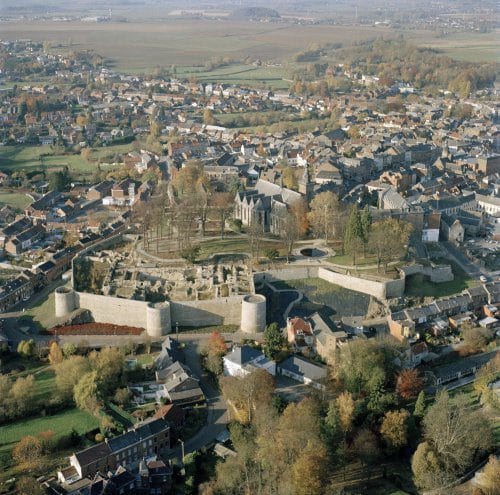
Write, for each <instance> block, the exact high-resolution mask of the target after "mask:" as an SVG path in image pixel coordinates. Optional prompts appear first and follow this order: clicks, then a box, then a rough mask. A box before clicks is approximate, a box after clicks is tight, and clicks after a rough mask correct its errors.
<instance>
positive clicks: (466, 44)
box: [423, 31, 500, 62]
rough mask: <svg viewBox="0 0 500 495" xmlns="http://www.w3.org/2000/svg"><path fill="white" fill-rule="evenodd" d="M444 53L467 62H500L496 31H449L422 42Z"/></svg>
mask: <svg viewBox="0 0 500 495" xmlns="http://www.w3.org/2000/svg"><path fill="white" fill-rule="evenodd" d="M423 44H424V45H425V46H429V47H431V48H437V49H438V50H441V51H443V52H444V53H446V55H449V56H450V57H452V58H456V59H459V60H466V61H469V62H477V61H484V62H500V50H498V31H493V32H491V33H474V34H472V33H451V34H448V35H447V36H444V37H439V38H434V39H432V40H429V41H428V42H424V43H423Z"/></svg>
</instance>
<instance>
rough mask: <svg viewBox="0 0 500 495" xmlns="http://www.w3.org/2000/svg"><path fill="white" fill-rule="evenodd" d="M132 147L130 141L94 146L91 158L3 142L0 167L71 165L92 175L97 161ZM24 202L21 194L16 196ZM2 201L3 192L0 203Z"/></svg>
mask: <svg viewBox="0 0 500 495" xmlns="http://www.w3.org/2000/svg"><path fill="white" fill-rule="evenodd" d="M131 150H132V145H131V144H117V145H115V146H106V147H102V148H94V149H92V150H91V153H90V156H89V160H86V159H85V158H83V157H82V156H81V155H79V154H56V153H57V152H56V151H55V150H54V148H53V147H52V146H48V145H45V146H23V145H17V146H0V170H5V171H14V170H20V169H23V170H26V171H40V172H42V171H44V172H46V173H50V172H51V171H54V170H60V169H61V168H63V167H68V169H69V170H70V172H71V174H72V175H73V176H76V177H79V176H85V175H91V174H92V173H93V172H94V171H95V170H96V168H97V161H98V160H99V159H101V160H102V161H106V160H107V159H108V158H107V157H109V159H110V160H112V159H114V157H115V155H118V154H123V153H128V152H129V151H131ZM13 200H16V201H17V202H18V203H19V204H21V198H20V197H17V198H16V197H13ZM1 203H3V199H2V195H1V194H0V204H1Z"/></svg>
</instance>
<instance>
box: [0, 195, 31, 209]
mask: <svg viewBox="0 0 500 495" xmlns="http://www.w3.org/2000/svg"><path fill="white" fill-rule="evenodd" d="M32 201H33V200H32V199H31V198H30V197H29V196H27V195H26V194H24V193H18V192H13V191H12V192H10V191H0V208H1V207H2V206H5V205H9V206H11V207H12V208H15V209H16V210H24V209H25V208H26V207H27V206H28V205H29V204H30V203H32Z"/></svg>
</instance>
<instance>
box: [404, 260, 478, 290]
mask: <svg viewBox="0 0 500 495" xmlns="http://www.w3.org/2000/svg"><path fill="white" fill-rule="evenodd" d="M435 261H436V262H438V263H443V264H444V263H446V264H450V265H451V267H452V270H453V275H454V276H455V278H454V279H453V280H452V281H450V282H441V283H433V282H431V281H430V280H429V279H428V278H427V277H424V276H423V275H421V274H416V275H410V276H409V277H407V278H406V295H407V296H411V297H445V296H451V295H452V294H457V293H458V292H462V291H463V290H465V289H467V288H468V287H472V286H474V285H476V284H477V282H476V281H475V280H474V279H471V278H470V277H469V276H468V275H467V273H465V272H464V271H463V270H462V268H461V267H460V266H459V265H457V264H456V263H455V262H454V261H451V260H449V259H439V260H435Z"/></svg>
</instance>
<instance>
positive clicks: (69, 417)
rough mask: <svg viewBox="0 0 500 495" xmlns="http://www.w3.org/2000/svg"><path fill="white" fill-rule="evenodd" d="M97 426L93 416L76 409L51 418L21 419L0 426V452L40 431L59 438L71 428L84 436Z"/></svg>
mask: <svg viewBox="0 0 500 495" xmlns="http://www.w3.org/2000/svg"><path fill="white" fill-rule="evenodd" d="M98 426H99V423H98V421H97V419H96V418H95V417H94V416H92V415H90V414H89V413H87V412H85V411H80V410H79V409H76V408H73V409H68V410H66V411H63V412H60V413H58V414H54V415H52V416H40V417H37V418H31V419H23V420H20V421H16V422H15V423H9V424H6V425H4V426H0V451H4V452H5V451H7V450H10V449H11V448H12V444H14V443H15V442H17V441H19V439H21V438H22V437H24V436H26V435H38V434H39V433H40V432H42V431H47V430H52V431H54V433H55V436H56V437H61V436H63V435H67V434H68V433H70V432H71V430H72V429H73V428H74V429H75V430H76V431H77V432H78V433H80V434H84V433H87V432H89V431H91V430H93V429H94V428H97V427H98Z"/></svg>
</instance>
